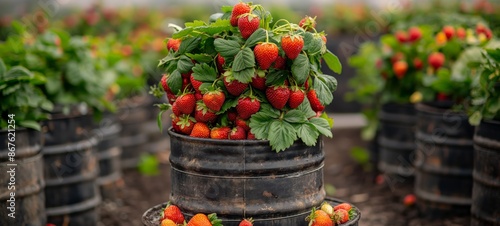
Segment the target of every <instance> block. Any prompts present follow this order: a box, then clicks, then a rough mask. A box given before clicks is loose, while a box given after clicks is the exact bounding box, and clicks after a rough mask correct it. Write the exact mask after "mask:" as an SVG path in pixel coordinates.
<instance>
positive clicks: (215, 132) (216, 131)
mask: <svg viewBox="0 0 500 226" xmlns="http://www.w3.org/2000/svg"><path fill="white" fill-rule="evenodd" d="M230 132H231V128H229V127H227V126H223V127H214V128H212V130H211V131H210V138H212V139H217V140H227V139H229V133H230Z"/></svg>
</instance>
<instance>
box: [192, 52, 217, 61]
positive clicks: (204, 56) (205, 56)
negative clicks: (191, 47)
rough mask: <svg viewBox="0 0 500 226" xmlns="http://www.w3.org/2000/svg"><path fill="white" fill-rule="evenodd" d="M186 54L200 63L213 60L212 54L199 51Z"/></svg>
mask: <svg viewBox="0 0 500 226" xmlns="http://www.w3.org/2000/svg"><path fill="white" fill-rule="evenodd" d="M186 56H188V57H189V58H191V59H193V60H195V61H198V62H200V63H209V62H212V60H213V57H212V56H210V55H208V54H205V53H200V54H192V53H186Z"/></svg>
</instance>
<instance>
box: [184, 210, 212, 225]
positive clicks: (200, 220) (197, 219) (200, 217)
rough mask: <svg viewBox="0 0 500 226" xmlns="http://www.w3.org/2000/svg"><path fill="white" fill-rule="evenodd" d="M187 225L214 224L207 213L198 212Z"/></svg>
mask: <svg viewBox="0 0 500 226" xmlns="http://www.w3.org/2000/svg"><path fill="white" fill-rule="evenodd" d="M187 226H212V222H210V220H209V218H208V216H207V215H205V214H202V213H198V214H196V215H194V216H193V217H192V218H191V219H190V220H189V222H188V223H187Z"/></svg>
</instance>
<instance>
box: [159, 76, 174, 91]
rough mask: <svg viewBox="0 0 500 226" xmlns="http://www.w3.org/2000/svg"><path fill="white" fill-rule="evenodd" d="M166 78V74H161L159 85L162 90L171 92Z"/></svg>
mask: <svg viewBox="0 0 500 226" xmlns="http://www.w3.org/2000/svg"><path fill="white" fill-rule="evenodd" d="M167 79H168V76H167V75H166V74H163V76H162V77H161V80H160V83H161V87H162V88H163V90H164V91H165V92H170V93H172V90H170V88H169V87H168V84H167Z"/></svg>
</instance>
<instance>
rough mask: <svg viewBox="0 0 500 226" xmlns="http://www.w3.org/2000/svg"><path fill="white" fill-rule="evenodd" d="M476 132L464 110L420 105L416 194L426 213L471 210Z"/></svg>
mask: <svg viewBox="0 0 500 226" xmlns="http://www.w3.org/2000/svg"><path fill="white" fill-rule="evenodd" d="M473 134H474V128H473V127H472V126H471V125H470V124H469V122H468V117H467V115H466V114H465V113H463V112H455V111H452V110H451V108H449V107H448V106H433V105H429V104H418V105H417V133H416V142H417V158H416V160H415V168H416V169H417V172H416V180H415V193H416V195H417V197H418V198H417V204H418V206H419V209H420V210H421V212H422V213H423V214H424V216H427V217H442V216H446V215H453V214H468V213H469V212H470V205H471V196H472V166H473V147H472V137H473Z"/></svg>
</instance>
